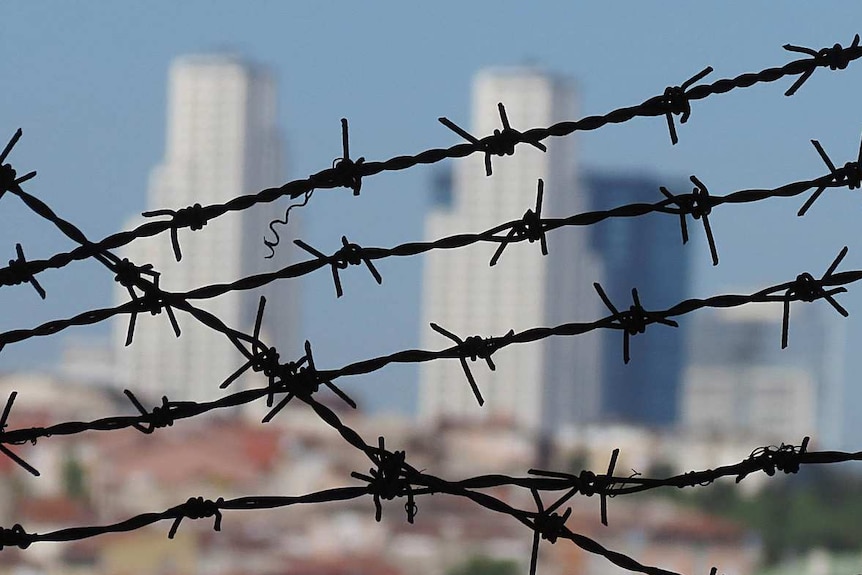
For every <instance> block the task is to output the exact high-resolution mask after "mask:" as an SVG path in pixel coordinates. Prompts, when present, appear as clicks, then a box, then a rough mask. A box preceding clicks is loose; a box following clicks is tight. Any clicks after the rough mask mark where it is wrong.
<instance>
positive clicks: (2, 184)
mask: <svg viewBox="0 0 862 575" xmlns="http://www.w3.org/2000/svg"><path fill="white" fill-rule="evenodd" d="M23 133H24V132H23V131H22V130H21V128H18V129H17V130H15V134H13V135H12V137H11V138H10V139H9V142H8V143H7V144H6V147H4V148H3V152H2V153H0V198H2V197H3V194H5V193H6V192H9V191H12V190H15V189H20V186H21V184H23V183H24V182H26V181H27V180H29V179H32V178H34V177H35V176H36V172H29V173H27V174H24V175H23V176H21V177H20V178H19V177H18V173H17V172H16V171H15V169H14V168H13V167H12V166H11V165H10V164H4V163H3V162H4V161H5V160H6V158H7V157H8V156H9V153H10V152H11V151H12V149H13V148H14V147H15V144H17V143H18V140H20V139H21V135H22V134H23Z"/></svg>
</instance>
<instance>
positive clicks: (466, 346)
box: [431, 322, 515, 407]
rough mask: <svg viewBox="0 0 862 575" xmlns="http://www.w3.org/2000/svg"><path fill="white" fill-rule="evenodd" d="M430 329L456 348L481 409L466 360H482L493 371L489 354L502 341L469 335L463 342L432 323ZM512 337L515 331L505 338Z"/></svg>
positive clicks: (478, 394) (483, 401) (495, 349)
mask: <svg viewBox="0 0 862 575" xmlns="http://www.w3.org/2000/svg"><path fill="white" fill-rule="evenodd" d="M431 329H433V330H434V331H436V332H437V333H439V334H440V335H442V336H444V337H447V338H449V339H451V340H452V341H454V342H455V344H456V346H457V347H458V353H459V356H458V360H459V361H460V362H461V368H462V369H463V370H464V375H465V376H466V377H467V381H468V382H469V383H470V389H472V390H473V395H474V396H475V397H476V401H477V402H478V403H479V406H480V407H481V406H482V405H484V404H485V399H484V398H483V397H482V393H481V392H480V391H479V386H478V385H477V384H476V380H475V378H474V377H473V373H472V372H471V371H470V366H469V365H467V358H468V357H469V358H470V361H476V360H477V359H480V358H481V359H484V360H485V363H487V364H488V369H490V370H491V371H495V370H496V369H497V366H496V365H494V360H492V359H491V354H493V353H494V352H495V351H497V350H498V349H500V347H502V341H500V338H494V337H489V338H485V339H483V338H482V337H480V336H478V335H471V336H470V337H468V338H467V339H466V340H463V339H461V338H460V337H458V336H457V335H455V334H454V333H452V332H451V331H449V330H447V329H445V328H443V327H440V326H439V325H437V324H436V323H434V322H431ZM513 335H515V331H514V330H510V331H509V333H508V334H507V337H511V336H513Z"/></svg>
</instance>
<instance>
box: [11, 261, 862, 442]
mask: <svg viewBox="0 0 862 575" xmlns="http://www.w3.org/2000/svg"><path fill="white" fill-rule="evenodd" d="M845 253H846V250H842V252H841V254H839V257H838V258H836V260H835V261H834V262H833V263H832V265H831V266H830V267H829V269H828V270H827V272H826V273H825V274H824V275H823V276H822V277H821V278H820V279H814V278H813V276H812V277H811V278H810V279H802V280H800V277H801V276H802V275H804V274H800V276H797V279H796V280H793V281H790V282H785V283H781V284H777V285H773V286H770V287H767V288H764V289H762V290H760V291H757V292H754V293H752V294H748V295H741V294H725V295H717V296H712V297H709V298H705V299H697V298H692V299H687V300H684V301H682V302H679V303H677V304H676V305H674V306H672V307H670V308H668V309H666V310H662V311H657V310H651V311H647V310H645V309H644V308H643V307H642V305H641V304H640V301H639V300H637V301H635V302H634V303H633V305H631V306H630V307H629V309H627V310H625V311H619V310H617V309H616V308H614V310H612V314H611V315H609V316H606V317H604V318H601V319H599V320H596V321H593V322H571V323H564V324H560V325H557V326H553V327H534V328H530V329H527V330H524V331H521V332H515V331H514V330H510V331H509V332H508V333H506V334H505V335H502V336H497V337H494V336H492V337H484V338H483V337H481V336H470V337H467V338H462V337H459V336H456V335H455V334H451V332H449V335H447V337H450V336H451V337H450V339H453V341H456V343H455V345H452V346H450V347H448V348H445V349H442V350H437V351H432V350H421V349H408V350H402V351H397V352H395V353H392V354H388V355H383V356H378V357H374V358H369V359H365V360H360V361H357V362H353V363H350V364H347V365H345V366H343V367H340V368H337V369H328V370H327V369H318V368H317V367H316V366H315V365H314V363H313V362H311V363H308V362H307V360H308V357H309V356H310V349H311V348H310V344H309V343H308V342H306V347H305V355H304V356H303V357H301V358H300V359H299V360H297V361H296V362H290V361H289V362H286V363H281V362H278V363H275V364H274V365H271V366H270V367H268V368H265V369H264V368H263V367H261V369H260V370H257V371H263V373H264V375H266V376H267V377H268V379H269V383H268V385H267V386H266V387H262V388H254V389H248V390H243V391H240V392H237V393H234V394H231V395H228V396H225V397H222V398H219V399H217V400H214V401H209V402H203V403H197V402H192V401H167V400H165V401H163V404H162V406H161V407H160V408H159V412H158V414H156V415H153V413H143V411H145V410H143V409H142V407H141V405H140V404H139V403H138V402H137V400H134V399H133V400H132V401H133V404H134V406H135V408H136V409H138V411H139V412H142V413H139V415H136V416H120V417H108V418H102V419H98V420H95V421H92V422H67V423H60V424H56V425H52V426H49V427H31V428H27V429H20V430H8V431H7V430H3V431H2V432H0V444H22V443H26V442H34V441H36V440H37V439H39V438H43V437H49V436H52V435H72V434H78V433H83V432H85V431H88V430H93V431H108V430H113V429H121V428H128V427H137V428H138V429H141V428H140V427H138V426H152V425H154V424H157V423H161V422H164V421H166V419H165V418H166V416H167V415H169V416H170V420H171V422H173V421H176V420H180V419H187V418H190V417H195V416H197V415H200V414H202V413H205V412H208V411H212V410H216V409H225V408H231V407H236V406H239V405H242V404H246V403H250V402H253V401H255V400H258V399H260V398H262V397H267V396H270V395H275V394H288V395H289V394H293V395H294V396H296V397H298V398H300V399H302V400H304V401H306V402H307V403H311V404H313V403H315V402H313V401H312V399H313V398H312V396H313V394H314V393H316V392H317V391H318V389H319V387H320V385H324V384H326V383H327V382H328V383H332V382H333V381H334V380H336V379H338V378H341V377H346V376H354V375H364V374H369V373H373V372H375V371H378V370H380V369H383V368H384V367H386V366H388V365H391V364H394V363H422V362H427V361H434V360H439V359H458V360H459V361H461V360H463V361H464V363H463V365H466V360H467V359H471V360H476V359H479V358H481V359H483V360H485V361H488V360H489V359H490V357H491V355H492V354H493V353H495V352H496V351H499V350H500V349H503V348H505V347H508V346H510V345H513V344H523V343H532V342H537V341H540V340H543V339H546V338H549V337H552V336H575V335H580V334H584V333H587V332H590V331H594V330H597V329H616V330H621V331H623V332H624V333H628V335H629V336H633V335H636V334H637V333H643V332H644V331H645V329H646V327H647V326H649V325H651V324H655V323H661V324H665V325H668V324H669V323H670V322H671V318H674V317H679V316H682V315H684V314H688V313H692V312H694V311H697V310H700V309H703V308H730V307H739V306H743V305H748V304H752V303H765V302H773V303H782V304H784V303H785V302H788V301H790V302H793V301H806V302H809V301H815V300H816V299H827V301H828V300H829V299H833V298H832V297H831V296H832V295H834V294H836V293H839V291H842V290H844V288H843V286H844V285H849V284H851V283H854V282H857V281H860V280H862V270H853V271H844V272H836V271H835V268H836V266H837V265H838V262H840V261H841V258H843V255H844V254H845ZM808 275H809V276H810V274H808ZM833 286H838V288H837V289H836V288H834V287H833ZM825 287H832V288H833V289H829V290H825V289H823V288H825ZM599 289H600V286H598V287H597V291H598V290H599ZM819 290H822V291H819ZM633 296H634V294H633ZM827 296H828V297H827ZM836 304H837V302H836ZM125 305H126V306H128V305H129V304H125ZM261 309H262V306H261ZM845 311H846V310H845ZM260 313H262V312H259V316H260ZM641 327H643V329H641ZM784 329H786V327H785V328H784ZM438 331H439V326H438ZM10 333H14V332H6V334H0V341H5V338H7V337H8V336H7V334H10ZM441 333H442V332H441ZM249 340H254V341H253V343H252V350H251V351H248V350H244V351H245V355H246V357H248V359H249V361H250V365H252V366H253V365H255V364H256V362H259V361H261V358H260V356H259V354H261V353H267V354H269V357H274V358H276V360H277V359H278V357H279V355H278V353H277V352H275V351H274V348H271V347H268V346H266V344H264V343H262V342H260V341H257V340H256V337H254V336H249V335H245V336H244V341H246V342H248V341H249ZM782 340H784V335H783V334H782ZM306 363H307V365H305V366H304V369H302V370H301V369H299V366H303V364H306ZM258 365H259V364H258ZM233 379H235V374H234V375H229V376H228V378H227V379H226V383H229V382H230V381H233ZM309 382H311V385H309ZM473 383H475V380H474V382H473ZM223 387H226V386H225V385H223ZM327 387H329V388H330V389H332V387H330V386H327ZM471 387H472V384H471ZM477 390H478V387H477ZM127 395H128V394H127ZM130 399H131V398H130ZM323 415H326V414H325V413H323ZM271 418H272V417H271V416H267V420H269V419H271ZM328 423H330V424H333V425H334V423H333V421H328ZM159 426H160V425H156V427H159ZM336 427H337V426H336ZM340 431H343V430H340ZM351 437H352V436H351ZM353 440H355V438H353ZM351 442H352V443H356V444H357V445H361V443H360V442H354V441H351Z"/></svg>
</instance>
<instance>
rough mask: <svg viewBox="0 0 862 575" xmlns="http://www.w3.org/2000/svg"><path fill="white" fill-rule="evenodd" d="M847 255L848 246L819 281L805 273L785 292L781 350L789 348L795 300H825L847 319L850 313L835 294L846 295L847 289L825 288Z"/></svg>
mask: <svg viewBox="0 0 862 575" xmlns="http://www.w3.org/2000/svg"><path fill="white" fill-rule="evenodd" d="M846 255H847V246H844V247H843V248H841V251H840V252H839V253H838V255H837V256H836V257H835V259H834V260H832V263H831V264H830V265H829V268H828V269H827V270H826V273H824V274H823V275H822V276H821V277H820V279H819V280H816V279H814V276H812V275H811V274H810V273H808V272H803V273H801V274H799V275H798V276H796V280H795V281H794V282H793V283H792V285H791V286H790V287H789V288H787V291H786V292H784V314H783V316H782V320H781V349H784V348H786V347H787V340H788V334H789V331H790V302H791V301H794V300H800V301H805V302H812V301H815V300H818V299H825V300H826V301H827V302H829V305H831V306H832V307H833V308H834V309H835V311H837V312H838V313H840V314H841V315H842V316H844V317H847V316H849V315H850V313H849V312H848V311H847V310H846V309H844V307H842V306H841V304H839V303H838V302H837V301H835V298H833V297H832V296H834V295H835V294H839V293H844V292H846V291H847V288H845V287H835V288H832V289H829V290H826V289H824V288H823V285H824V284H825V283H826V282H828V281H829V280H830V279H832V274H833V273H835V270H836V269H837V268H838V265H839V264H840V263H841V261H842V260H843V259H844V256H846Z"/></svg>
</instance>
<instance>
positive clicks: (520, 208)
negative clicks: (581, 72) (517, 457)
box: [419, 68, 601, 433]
mask: <svg viewBox="0 0 862 575" xmlns="http://www.w3.org/2000/svg"><path fill="white" fill-rule="evenodd" d="M498 102H502V103H503V104H504V105H505V110H506V113H507V115H508V119H509V121H510V123H511V125H512V127H513V128H516V129H521V130H526V129H529V128H534V127H537V126H548V125H550V124H553V123H555V122H559V121H562V120H570V119H572V118H574V117H575V98H574V90H573V88H572V86H571V85H570V83H569V82H568V81H566V80H565V79H562V78H558V77H554V76H551V75H549V74H546V73H543V72H541V71H538V70H536V69H532V68H510V69H490V70H485V71H482V72H480V73H479V74H478V75H477V76H476V78H475V80H474V87H473V102H472V118H473V122H472V127H471V128H470V131H471V133H473V134H476V135H477V136H478V137H482V136H485V135H487V134H490V133H492V132H493V130H494V129H500V128H501V124H500V122H501V120H500V116H499V112H498V107H497V104H498ZM545 143H546V144H547V146H548V150H547V153H542V152H541V151H540V150H537V149H535V148H532V147H530V146H528V145H520V146H518V149H517V151H516V153H515V154H514V155H513V156H511V157H502V158H500V157H495V158H494V159H493V175H491V176H490V177H488V176H486V175H485V167H484V158H483V156H482V155H481V154H474V155H472V156H470V157H468V158H465V159H463V160H459V161H458V162H456V163H455V164H454V173H453V177H452V189H451V193H450V192H449V191H447V190H446V189H444V188H445V182H438V184H437V188H438V189H437V191H436V193H435V199H436V200H437V202H436V205H435V206H434V208H433V209H432V212H431V213H430V214H429V215H428V219H427V221H426V235H427V237H428V238H434V239H436V238H440V237H443V236H447V235H451V234H456V233H465V232H479V231H483V230H485V229H488V228H491V227H493V226H495V225H497V224H500V223H501V222H505V221H509V220H516V219H520V218H521V217H522V216H523V214H524V213H525V212H526V210H527V209H535V204H536V193H537V182H538V179H539V178H542V179H543V180H544V201H543V208H542V217H558V216H565V215H571V214H574V213H577V212H580V211H583V210H584V207H585V202H584V199H583V197H582V195H581V194H580V193H579V191H578V189H577V188H576V186H575V181H576V180H575V158H576V154H575V148H574V139H573V138H571V137H569V138H557V139H553V140H546V141H545ZM547 242H548V249H549V254H548V255H547V256H545V257H543V256H542V254H541V251H540V247H539V244H538V243H530V242H523V243H519V244H513V245H509V246H507V247H506V248H505V250H504V252H503V253H502V256H501V257H500V258H499V261H498V262H497V264H496V265H495V266H493V267H490V266H489V261H490V259H491V257H492V255H493V254H494V252H495V250H496V247H497V246H496V245H492V246H489V245H488V244H479V245H473V246H470V247H467V248H462V249H458V250H445V251H435V252H431V253H430V254H428V256H427V257H426V259H425V270H424V283H423V288H424V293H423V300H422V301H423V307H422V318H423V326H422V329H423V331H422V345H423V347H424V348H426V349H442V348H444V347H448V346H449V345H451V344H452V342H451V341H450V340H447V339H445V338H443V337H441V336H440V335H439V334H437V333H435V332H434V331H432V330H431V329H430V328H429V327H428V325H429V323H430V322H435V323H437V324H439V325H440V326H441V327H443V328H445V329H447V330H449V331H450V332H453V333H455V334H457V335H459V336H461V337H462V338H464V337H467V336H471V335H480V336H482V337H489V336H501V335H504V334H506V333H507V332H508V331H509V330H510V329H514V330H516V331H520V330H524V329H528V328H532V327H537V326H553V325H557V324H561V323H566V322H571V321H593V320H595V319H596V318H597V317H599V316H598V315H597V314H598V313H599V308H598V306H599V305H601V303H600V300H599V298H598V296H597V295H596V293H595V292H594V291H593V287H592V282H593V281H596V280H597V279H600V277H599V267H598V265H597V264H596V262H595V260H594V258H593V257H592V255H591V253H590V251H589V250H588V246H587V238H586V236H585V235H584V231H583V230H582V229H576V228H563V229H560V230H555V231H553V232H551V233H549V234H548V236H547ZM493 361H494V362H495V364H496V371H494V372H490V371H488V370H487V368H486V367H485V363H484V362H478V363H473V364H472V366H471V367H472V371H473V373H474V375H475V377H476V380H477V382H478V385H479V387H480V389H481V392H482V394H483V396H484V398H485V400H486V402H485V405H484V406H483V407H481V408H480V407H479V406H478V405H477V402H476V399H475V398H474V396H473V393H472V391H471V389H470V386H469V384H468V382H467V381H466V378H465V375H464V373H463V371H462V368H461V366H460V364H459V362H458V361H457V360H438V361H433V362H427V363H424V364H422V366H421V368H420V400H419V403H420V406H419V412H420V417H421V418H422V419H423V420H425V421H428V422H433V421H440V420H444V419H459V420H464V419H466V420H477V419H482V418H495V419H500V420H504V421H510V422H511V423H512V424H513V425H515V426H519V427H521V428H523V429H527V430H533V431H542V432H546V433H547V432H552V431H553V430H554V429H555V428H557V427H558V426H559V425H562V424H565V423H570V422H581V421H586V420H590V419H593V418H595V416H596V415H597V413H598V408H599V396H598V377H599V364H598V338H597V336H596V334H595V333H589V334H586V335H582V336H577V337H554V338H550V339H546V340H542V341H541V342H537V343H529V344H521V345H512V346H509V347H507V348H505V349H503V350H500V351H498V352H497V353H495V354H494V356H493Z"/></svg>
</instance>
